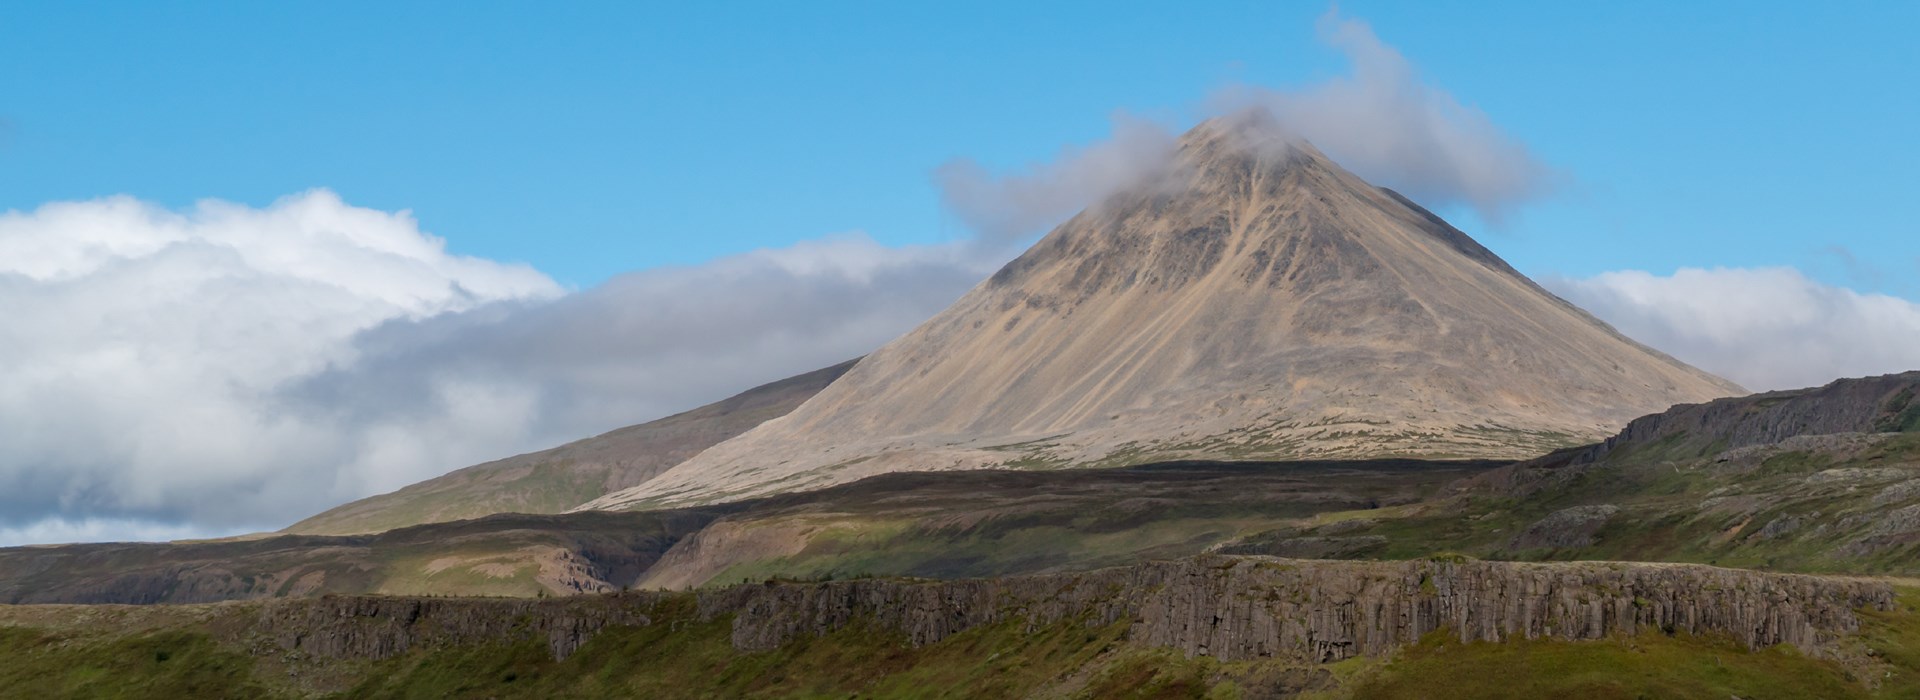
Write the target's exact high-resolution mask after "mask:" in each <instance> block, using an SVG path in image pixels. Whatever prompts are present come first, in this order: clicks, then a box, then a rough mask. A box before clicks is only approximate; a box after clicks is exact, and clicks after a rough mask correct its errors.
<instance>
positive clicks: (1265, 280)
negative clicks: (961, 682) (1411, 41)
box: [585, 114, 1744, 509]
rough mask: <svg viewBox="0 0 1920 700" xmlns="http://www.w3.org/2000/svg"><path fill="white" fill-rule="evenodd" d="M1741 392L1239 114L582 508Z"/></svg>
mask: <svg viewBox="0 0 1920 700" xmlns="http://www.w3.org/2000/svg"><path fill="white" fill-rule="evenodd" d="M1739 393H1744V392H1742V391H1741V390H1740V388H1739V387H1736V386H1734V385H1732V384H1730V383H1728V382H1726V381H1723V380H1720V379H1718V378H1715V377H1713V376H1710V375H1708V374H1706V373H1704V372H1701V371H1699V370H1696V369H1694V368H1692V367H1688V366H1686V365H1684V364H1682V363H1680V362H1678V361H1676V360H1674V359H1672V358H1670V357H1667V356H1666V355H1663V354H1661V353H1659V352H1656V351H1654V350H1651V349H1649V348H1647V347H1645V346H1642V345H1640V344H1638V343H1635V342H1634V341H1632V340H1630V339H1628V338H1626V337H1624V336H1622V335H1620V334H1619V333H1617V332H1615V331H1614V330H1613V329H1612V328H1610V327H1608V326H1607V325H1605V324H1603V323H1601V322H1600V321H1598V320H1596V319H1594V318H1593V317H1592V316H1590V315H1588V314H1587V313H1585V312H1583V311H1581V310H1580V309H1578V308H1575V307H1574V306H1572V305H1570V304H1568V303H1567V302H1565V301H1562V300H1561V299H1559V298H1557V297H1554V296H1553V295H1552V294H1550V293H1548V292H1546V291H1545V290H1543V289H1541V288H1540V287H1539V286H1538V285H1536V284H1534V283H1533V282H1532V281H1530V280H1528V279H1527V278H1526V277H1524V276H1522V275H1521V274H1520V273H1518V272H1516V271H1515V270H1514V269H1513V268H1512V267H1510V266H1508V265H1507V264H1506V263H1505V262H1503V261H1501V260H1500V259H1499V258H1498V257H1497V256H1495V255H1494V254H1493V253H1492V252H1490V251H1488V250H1487V249H1486V248H1484V247H1481V246H1480V245H1479V244H1478V243H1475V242H1474V241H1473V240H1472V239H1471V238H1469V237H1467V236H1466V234H1464V233H1461V232H1460V231H1459V230H1457V229H1455V228H1453V227H1452V226H1449V225H1448V224H1447V223H1446V222H1444V221H1442V220H1440V219H1439V218H1438V217H1436V216H1434V215H1433V214H1431V213H1429V212H1427V211H1426V210H1424V209H1421V208H1420V207H1419V206H1417V205H1415V204H1413V203H1412V202H1410V201H1408V200H1407V199H1405V198H1403V197H1401V196H1399V195H1397V194H1395V193H1393V192H1390V191H1387V190H1383V189H1380V188H1377V187H1373V186H1371V185H1369V184H1367V183H1366V182H1364V181H1362V180H1360V179H1359V178H1358V177H1356V176H1354V175H1353V174H1352V173H1349V172H1347V171H1345V170H1343V169H1341V168H1340V167H1339V166H1338V165H1335V164H1334V163H1333V162H1332V161H1329V160H1328V159H1327V158H1326V157H1324V156H1322V155H1321V154H1320V153H1319V152H1318V151H1316V150H1314V149H1313V147H1311V146H1309V145H1307V144H1305V143H1301V142H1297V141H1292V140H1289V139H1288V138H1286V137H1285V136H1282V135H1280V134H1279V133H1278V131H1277V127H1274V126H1273V125H1272V124H1271V123H1269V122H1268V121H1266V120H1264V119H1263V118H1262V117H1261V116H1260V115H1258V114H1251V115H1243V116H1241V117H1237V118H1234V119H1225V120H1214V121H1210V122H1207V123H1205V124H1202V125H1200V126H1199V127H1196V128H1195V129H1194V130H1193V131H1192V132H1190V133H1188V134H1187V135H1186V136H1184V137H1183V138H1182V139H1181V141H1180V146H1179V149H1178V153H1177V155H1176V157H1175V158H1174V161H1173V163H1172V164H1171V165H1170V166H1169V169H1168V171H1167V172H1166V173H1165V174H1164V175H1162V176H1161V177H1159V178H1157V179H1154V180H1153V181H1151V182H1148V183H1147V184H1145V185H1142V186H1140V187H1138V188H1136V189H1135V190H1133V191H1130V192H1125V193H1122V194H1120V195H1117V196H1115V197H1113V198H1111V199H1110V200H1109V201H1107V202H1105V203H1103V204H1101V205H1099V206H1096V207H1094V208H1091V209H1089V210H1087V211H1085V212H1082V213H1081V214H1080V215H1078V216H1076V217H1074V218H1073V219H1072V220H1071V221H1069V222H1067V223H1066V224H1064V225H1062V226H1060V227H1059V228H1058V229H1055V230H1054V231H1053V232H1052V233H1050V234H1048V235H1047V236H1046V237H1045V238H1044V239H1042V240H1041V241H1040V242H1039V243H1038V244H1037V245H1035V246H1034V247H1033V248H1032V249H1031V250H1029V251H1027V252H1026V253H1025V254H1024V255H1021V256H1020V257H1019V258H1018V259H1016V260H1014V261H1013V262H1011V263H1009V264H1008V265H1007V266H1006V267H1005V268H1004V269H1002V270H1000V271H999V272H998V273H996V274H995V275H993V277H992V278H991V279H989V280H987V281H986V282H984V283H982V284H981V285H980V286H978V287H976V288H975V289H974V290H973V291H972V292H970V293H968V294H967V295H966V296H965V297H963V298H962V299H961V300H959V301H958V302H956V303H955V304H954V305H953V306H952V307H950V308H948V309H947V310H946V311H943V312H942V313H940V314H939V315H938V316H936V317H934V318H933V319H931V320H929V321H927V322H926V323H925V324H923V325H921V326H920V327H919V328H917V329H915V330H913V331H912V332H910V333H908V334H907V335H905V336H903V337H901V338H899V339H898V340H895V341H893V342H892V343H889V344H888V345H886V346H885V347H883V348H881V349H880V350H878V351H875V352H874V353H873V354H871V355H869V356H868V357H867V358H865V359H864V360H862V361H861V363H860V364H859V365H858V366H857V367H855V368H854V369H853V370H852V371H850V372H848V373H847V375H846V376H845V377H842V378H841V379H840V380H839V381H837V382H834V383H833V385H831V386H829V387H828V388H827V389H825V390H823V391H822V392H821V393H820V394H819V395H818V396H817V397H815V398H814V399H813V400H811V401H809V402H807V403H806V404H805V405H803V406H801V407H800V408H799V409H796V410H795V411H794V412H792V413H790V414H788V415H786V416H784V417H781V418H779V419H775V420H770V421H768V422H767V423H765V424H763V425H761V426H759V427H757V428H755V429H753V430H751V431H749V432H747V433H746V434H743V435H741V436H740V437H738V438H734V439H732V440H728V441H726V442H723V443H720V444H718V445H715V446H714V447H713V448H711V449H708V450H707V451H705V452H702V453H701V454H699V455H698V456H696V457H694V458H693V459H690V460H688V461H687V462H685V463H683V464H680V465H678V466H676V467H674V468H672V469H670V470H668V471H667V472H666V473H664V474H661V475H660V476H659V477H658V478H655V479H653V480H650V481H648V482H646V483H643V484H640V485H638V486H636V487H633V488H630V489H627V490H624V491H622V492H619V493H615V494H612V495H609V496H607V497H604V498H601V499H598V500H595V501H593V502H592V503H589V504H588V505H587V506H585V508H606V509H612V508H631V507H659V506H662V505H672V504H686V503H704V502H716V501H726V500H735V499H740V498H747V497H753V496H759V495H765V494H770V493H779V492H785V491H794V490H803V489H810V488H819V487H822V486H828V485H832V484H837V483H845V482H848V481H853V480H856V479H859V478H862V477H866V476H871V475H874V474H880V473H886V472H892V471H926V470H940V469H966V468H980V467H993V466H1001V467H1029V468H1053V467H1071V466H1118V465H1126V464H1141V463H1147V462H1155V461H1166V460H1175V459H1247V460H1251V459H1262V460H1282V459H1328V458H1338V459H1354V458H1371V457H1426V458H1513V459H1519V458H1525V457H1529V456H1532V455H1536V454H1539V453H1541V452H1544V451H1546V450H1548V449H1552V448H1556V447H1563V446H1568V445H1574V444H1580V443H1583V442H1588V441H1592V440H1598V439H1600V438H1603V437H1605V436H1606V435H1609V434H1611V433H1613V432H1614V431H1615V430H1618V429H1619V428H1620V426H1621V425H1624V424H1625V423H1626V422H1627V421H1628V420H1630V419H1632V418H1634V417H1636V416H1640V415H1643V414H1646V413H1649V412H1652V411H1658V410H1662V409H1664V408H1666V407H1667V406H1670V405H1672V404H1675V403H1682V402H1693V401H1702V400H1706V399H1711V398H1715V397H1719V396H1727V395H1732V394H1739Z"/></svg>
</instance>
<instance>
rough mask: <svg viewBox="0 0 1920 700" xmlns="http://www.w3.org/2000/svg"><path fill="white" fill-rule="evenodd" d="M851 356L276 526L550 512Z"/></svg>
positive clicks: (801, 398) (340, 528) (769, 403)
mask: <svg viewBox="0 0 1920 700" xmlns="http://www.w3.org/2000/svg"><path fill="white" fill-rule="evenodd" d="M855 362H858V360H848V361H846V362H842V363H840V364H837V365H834V366H832V367H827V368H824V369H818V370H814V371H812V372H808V373H806V374H802V375H799V376H795V377H788V378H786V379H782V380H780V381H777V382H773V383H770V384H765V385H762V386H758V387H755V388H752V389H748V390H746V391H744V392H741V393H740V394H738V395H736V396H733V397H731V398H728V399H725V400H722V401H719V402H716V403H712V404H708V405H706V406H701V407H700V408H696V409H693V410H691V411H687V412H684V413H679V414H675V415H672V416H668V417H666V418H661V419H659V420H656V421H652V422H649V423H642V424H640V425H632V426H627V427H625V428H620V429H618V430H615V431H612V432H609V433H606V434H604V435H600V436H598V437H591V438H587V439H584V440H578V441H575V442H571V443H567V444H565V445H561V446H559V447H555V448H553V449H550V450H542V451H539V452H532V453H528V454H523V455H520V456H517V457H508V458H506V459H502V460H496V461H493V462H487V463H485V464H478V465H474V466H471V467H467V468H465V469H461V470H458V471H454V472H451V473H448V474H446V475H444V476H440V477H436V478H433V479H428V480H426V481H422V482H420V483H417V484H414V485H412V486H408V487H406V488H403V489H400V490H398V491H394V492H392V493H387V494H382V495H379V496H372V497H369V498H363V499H361V500H358V501H354V502H352V503H348V504H346V505H342V506H339V507H337V508H334V509H332V510H328V511H327V512H324V513H321V514H319V515H315V516H313V517H311V518H307V519H306V520H302V521H300V522H298V523H295V524H293V525H292V526H290V527H288V528H287V529H285V530H283V531H282V532H285V533H289V534H303V535H350V534H359V533H369V532H383V531H386V530H392V529H394V528H399V527H406V526H409V525H419V524H422V523H435V522H447V521H452V520H462V519H466V518H478V517H481V516H485V515H491V514H494V513H559V512H563V511H566V510H567V509H569V508H573V507H574V506H578V505H580V504H582V503H585V502H587V501H589V500H592V499H594V498H596V497H599V496H602V495H605V494H607V493H611V492H614V491H618V490H620V489H624V488H629V487H632V486H635V485H638V484H642V483H645V482H646V481H647V480H648V479H652V478H653V477H655V476H658V475H659V474H660V473H661V472H663V471H666V469H667V468H668V467H672V466H673V465H675V464H679V463H680V462H681V461H684V460H685V459H687V458H688V457H692V456H693V455H695V454H696V453H698V452H700V451H701V450H704V449H707V448H708V447H710V446H712V445H714V444H717V443H719V442H721V441H723V440H726V439H728V438H731V437H734V436H736V435H739V434H741V433H744V432H746V431H747V430H749V429H751V428H753V427H754V426H756V425H759V424H761V423H762V422H765V421H766V420H768V419H770V418H777V417H779V416H782V415H785V414H786V413H787V412H789V411H792V410H793V409H794V407H796V406H799V405H800V404H801V403H803V402H805V401H806V400H807V399H809V398H812V397H813V395H814V394H817V393H819V392H820V390H821V389H823V388H825V387H826V386H827V385H828V384H831V383H833V381H834V380H835V379H839V378H840V375H843V374H846V372H847V370H848V369H850V368H852V367H853V365H854V363H855Z"/></svg>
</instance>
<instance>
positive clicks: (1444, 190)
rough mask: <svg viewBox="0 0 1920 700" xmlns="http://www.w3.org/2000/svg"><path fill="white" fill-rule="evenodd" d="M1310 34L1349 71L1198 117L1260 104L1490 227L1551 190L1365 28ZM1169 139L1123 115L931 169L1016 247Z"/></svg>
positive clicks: (1514, 146)
mask: <svg viewBox="0 0 1920 700" xmlns="http://www.w3.org/2000/svg"><path fill="white" fill-rule="evenodd" d="M1317 29H1318V35H1319V38H1320V40H1321V42H1323V43H1325V44H1327V45H1328V46H1330V47H1332V48H1334V49H1336V50H1338V51H1339V52H1341V54H1343V55H1344V56H1345V57H1346V58H1347V61H1348V63H1349V64H1350V69H1351V72H1350V73H1349V74H1348V75H1343V76H1338V77H1335V78H1333V79H1331V80H1328V81H1326V82H1323V83H1319V84H1315V85H1308V86H1304V87H1300V88H1295V89H1272V88H1266V87H1260V86H1254V85H1235V86H1230V87H1227V88H1225V89H1222V90H1219V91H1217V92H1216V93H1215V94H1213V95H1212V96H1210V97H1209V98H1208V99H1207V100H1206V104H1205V106H1204V109H1203V110H1202V111H1203V115H1205V116H1225V115H1231V114H1236V113H1239V112H1243V111H1245V110H1249V109H1264V110H1266V111H1267V112H1268V113H1270V114H1272V115H1273V116H1274V117H1275V119H1276V120H1277V121H1278V123H1279V124H1280V125H1281V127H1282V128H1284V129H1286V130H1287V131H1288V132H1289V133H1290V134H1292V135H1294V136H1298V137H1300V138H1304V139H1306V140H1307V141H1309V142H1312V143H1313V144H1314V145H1315V146H1316V147H1318V148H1319V149H1320V150H1321V151H1322V152H1324V153H1326V154H1327V155H1328V156H1330V157H1332V158H1333V159H1334V160H1335V161H1338V162H1339V163H1340V164H1341V165H1342V166H1344V167H1346V168H1347V169H1349V170H1352V171H1353V172H1354V173H1356V174H1358V175H1360V176H1361V177H1363V178H1366V179H1367V180H1368V181H1370V182H1373V183H1374V184H1378V185H1384V186H1386V187H1391V188H1393V189H1395V190H1397V191H1399V192H1400V193H1401V194H1405V195H1407V196H1409V197H1412V198H1413V199H1414V200H1416V201H1419V202H1422V203H1424V204H1426V205H1428V206H1444V205H1452V204H1463V205H1466V206H1469V207H1471V208H1473V209H1474V211H1475V212H1477V213H1478V214H1479V215H1480V217H1481V218H1482V219H1485V220H1487V221H1489V222H1492V223H1496V224H1497V223H1500V222H1501V221H1503V220H1504V219H1505V218H1506V216H1507V215H1508V213H1509V212H1510V211H1511V209H1512V208H1513V207H1514V206H1516V205H1518V204H1521V203H1524V202H1527V201H1530V200H1533V199H1536V198H1538V197H1541V196H1543V195H1545V194H1547V193H1548V192H1549V191H1551V190H1552V188H1553V185H1554V181H1555V180H1556V179H1557V176H1556V174H1555V172H1554V171H1553V169H1552V168H1550V167H1548V166H1547V165H1546V164H1544V163H1542V162H1541V161H1540V160H1538V159H1537V158H1535V157H1534V156H1533V154H1532V153H1530V152H1529V151H1528V150H1527V148H1526V146H1525V145H1523V144H1521V143H1520V142H1519V141H1517V140H1515V139H1513V138H1512V137H1509V136H1507V135H1506V134H1505V133H1503V132H1502V131H1501V130H1500V128H1499V127H1498V126H1496V125H1495V124H1494V123H1493V120H1491V119H1489V118H1488V117H1487V115H1486V113H1484V112H1481V111H1480V110H1478V109H1475V108H1473V107H1472V106H1469V105H1465V104H1462V103H1461V102H1460V101H1459V100H1457V99H1455V98H1454V97H1453V95H1452V94H1450V93H1448V92H1447V91H1445V90H1443V89H1441V88H1439V87H1437V86H1434V85H1431V84H1429V83H1427V82H1424V81H1423V80H1422V78H1421V76H1420V73H1419V71H1418V70H1417V69H1416V68H1415V67H1414V66H1413V64H1412V63H1411V62H1409V61H1408V60H1407V58H1406V57H1405V56H1403V55H1401V54H1400V52H1399V51H1398V50H1396V49H1394V48H1393V47H1392V46H1389V45H1387V44H1386V43H1385V42H1382V41H1381V40H1380V38H1379V37H1378V36H1376V35H1375V34H1374V33H1373V29H1372V28H1371V27H1369V26H1368V25H1367V24H1366V23H1365V22H1362V21H1360V20H1357V19H1352V18H1344V17H1341V16H1340V15H1339V14H1338V13H1337V12H1333V11H1329V12H1328V13H1327V14H1326V15H1324V16H1322V17H1321V18H1320V21H1319V23H1318V25H1317ZM1176 140H1177V137H1176V135H1175V134H1174V133H1173V132H1172V131H1171V130H1170V128H1169V127H1167V126H1166V125H1163V124H1158V123H1155V122H1151V121H1147V120H1143V119H1139V118H1136V117H1130V116H1127V115H1125V114H1120V115H1118V116H1116V117H1114V126H1113V133H1112V135H1111V136H1109V137H1108V138H1107V139H1106V140H1104V141H1100V142H1097V143H1093V144H1090V145H1086V146H1079V147H1067V148H1063V149H1062V150H1061V152H1060V154H1059V155H1058V156H1057V157H1056V158H1055V159H1054V160H1053V161H1051V162H1044V163H1034V164H1030V165H1028V166H1026V167H1025V168H1023V169H1021V170H1019V171H1016V172H1012V173H1005V174H998V175H996V174H994V173H992V172H990V171H988V170H987V169H986V168H984V167H982V166H980V165H979V164H978V163H976V162H973V161H971V160H966V159H959V160H955V161H952V162H949V163H948V164H946V165H945V166H942V167H941V168H940V169H939V170H937V171H936V172H935V174H934V182H935V184H936V185H938V186H939V187H940V189H941V193H942V200H943V201H944V202H945V203H946V205H947V206H948V208H950V209H952V210H953V211H954V213H955V214H957V215H958V216H959V218H960V219H961V221H962V222H964V223H966V224H967V225H968V226H970V227H972V228H973V229H974V230H975V231H976V232H978V234H979V235H980V236H981V237H982V238H983V240H986V241H995V242H1000V241H1016V240H1019V239H1021V238H1024V237H1028V236H1032V235H1034V234H1038V233H1041V232H1043V231H1045V230H1046V229H1047V228H1049V227H1051V226H1053V225H1055V224H1058V223H1060V222H1062V221H1065V220H1066V219H1067V218H1068V217H1070V216H1072V215H1073V214H1074V213H1076V212H1078V211H1080V210H1082V209H1085V208H1087V207H1089V206H1092V205H1093V204H1095V203H1098V202H1099V201H1101V200H1102V199H1105V198H1106V197H1107V196H1109V195H1112V194H1114V193H1115V192H1118V191H1121V190H1123V189H1126V188H1129V187H1132V186H1134V185H1137V184H1139V183H1141V182H1144V181H1147V180H1149V179H1151V178H1152V177H1154V176H1155V175H1158V174H1159V173H1162V172H1165V170H1166V168H1167V166H1168V164H1169V160H1170V158H1171V156H1172V154H1173V153H1174V148H1175V146H1176Z"/></svg>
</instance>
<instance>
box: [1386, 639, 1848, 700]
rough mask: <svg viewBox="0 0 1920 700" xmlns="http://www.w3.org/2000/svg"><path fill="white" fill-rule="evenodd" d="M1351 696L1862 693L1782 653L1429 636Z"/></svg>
mask: <svg viewBox="0 0 1920 700" xmlns="http://www.w3.org/2000/svg"><path fill="white" fill-rule="evenodd" d="M1353 696H1354V697H1356V698H1432V699H1433V700H1445V699H1450V698H1462V699H1465V698H1555V697H1559V698H1595V699H1601V698H1714V699H1716V700H1719V699H1723V698H1728V697H1739V698H1749V699H1753V698H1836V699H1837V698H1855V697H1860V698H1864V697H1870V695H1869V692H1868V690H1867V688H1866V687H1865V686H1864V685H1862V684H1860V683H1858V682H1855V681H1853V680H1851V679H1849V678H1848V677H1847V674H1846V672H1845V671H1844V670H1842V669H1841V668H1839V667H1838V666H1836V665H1834V664H1831V663H1828V662H1823V661H1820V660H1816V659H1810V658H1807V657H1805V656H1802V655H1800V654H1798V653H1795V652H1793V651H1792V650H1790V649H1786V648H1772V649H1765V650H1761V651H1759V652H1749V651H1747V650H1746V649H1745V648H1744V647H1742V646H1739V645H1738V644H1735V643H1732V642H1730V641H1727V640H1722V639H1713V638H1695V637H1686V636H1677V637H1666V636H1661V635H1643V636H1639V637H1633V638H1621V639H1606V640H1596V641H1582V642H1569V641H1561V640H1509V641H1506V642H1498V643H1495V642H1473V643H1461V642H1459V641H1456V640H1455V639H1454V638H1453V637H1452V636H1451V635H1450V633H1448V632H1436V633H1434V634H1432V635H1429V636H1428V637H1427V638H1426V639H1425V640H1422V641H1421V643H1420V644H1418V645H1416V646H1413V647H1410V648H1408V649H1406V650H1405V651H1403V652H1402V653H1401V654H1400V656H1399V657H1398V658H1396V659H1394V660H1393V662H1392V663H1389V664H1386V665H1384V666H1382V667H1380V668H1379V670H1378V672H1377V673H1376V674H1374V675H1372V676H1371V677H1369V678H1367V679H1366V680H1364V681H1362V682H1361V683H1359V684H1358V686H1357V687H1356V688H1354V694H1353Z"/></svg>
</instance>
